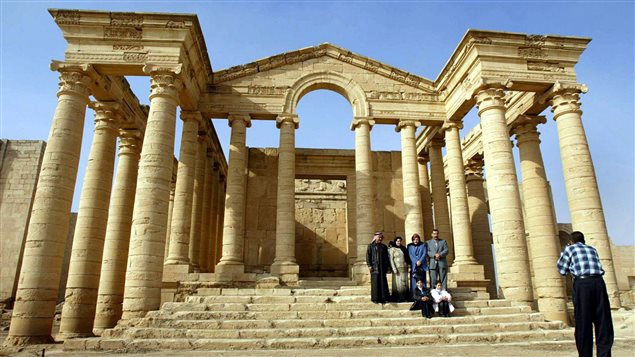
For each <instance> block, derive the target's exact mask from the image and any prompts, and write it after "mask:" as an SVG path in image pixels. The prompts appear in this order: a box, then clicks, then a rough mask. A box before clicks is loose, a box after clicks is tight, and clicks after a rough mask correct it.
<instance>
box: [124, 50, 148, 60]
mask: <svg viewBox="0 0 635 357" xmlns="http://www.w3.org/2000/svg"><path fill="white" fill-rule="evenodd" d="M147 59H148V54H147V53H139V52H124V54H123V60H124V61H126V62H145V61H146V60H147Z"/></svg>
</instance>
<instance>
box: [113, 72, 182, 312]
mask: <svg viewBox="0 0 635 357" xmlns="http://www.w3.org/2000/svg"><path fill="white" fill-rule="evenodd" d="M146 68H147V67H146ZM150 70H151V69H150ZM151 75H152V92H151V94H150V113H149V114H148V122H147V125H146V131H145V136H144V140H143V147H142V149H141V159H140V161H139V172H138V176H137V187H136V190H135V203H134V209H133V214H132V228H131V232H132V233H131V236H130V249H129V255H128V268H127V270H126V284H125V289H124V301H123V313H122V318H123V319H129V318H134V317H142V316H145V314H146V313H147V312H148V311H150V310H156V309H158V308H159V306H160V303H161V286H162V278H163V260H164V259H163V254H164V249H165V235H166V231H167V225H168V221H167V220H168V208H169V207H168V206H169V200H170V181H171V179H172V167H173V160H174V131H175V129H176V107H177V105H178V102H177V99H178V92H179V90H180V87H181V81H180V79H178V78H177V76H176V75H175V74H174V73H172V72H151ZM175 199H176V198H175Z"/></svg>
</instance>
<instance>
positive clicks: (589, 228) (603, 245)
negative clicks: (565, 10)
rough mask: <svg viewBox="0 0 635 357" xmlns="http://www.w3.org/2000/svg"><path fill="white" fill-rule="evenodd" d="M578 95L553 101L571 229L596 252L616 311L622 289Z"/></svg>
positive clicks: (572, 92)
mask: <svg viewBox="0 0 635 357" xmlns="http://www.w3.org/2000/svg"><path fill="white" fill-rule="evenodd" d="M579 92H580V90H578V89H566V88H564V89H562V90H560V91H558V92H556V93H555V95H554V96H553V98H552V99H551V106H552V110H553V119H554V120H555V121H556V123H557V126H558V140H559V141H560V157H561V159H562V171H563V173H564V184H565V187H566V190H567V199H568V201H569V211H570V212H571V225H572V226H573V230H575V231H580V232H582V233H583V234H584V236H585V239H586V240H587V241H588V243H589V244H590V245H591V246H593V247H595V249H597V251H598V254H599V256H600V259H601V262H602V266H603V268H604V271H605V274H604V281H605V283H606V289H607V291H608V294H609V299H610V302H611V308H614V309H615V308H619V307H620V306H621V304H620V299H619V289H618V287H617V280H616V277H615V267H614V266H613V254H612V253H611V243H610V240H609V235H608V232H607V229H606V220H605V219H604V210H603V208H602V201H601V200H600V191H599V189H598V184H597V179H596V177H595V168H594V167H593V160H592V159H591V152H590V151H589V144H588V142H587V139H586V133H585V132H584V127H583V125H582V110H580V96H579Z"/></svg>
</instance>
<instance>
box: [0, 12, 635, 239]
mask: <svg viewBox="0 0 635 357" xmlns="http://www.w3.org/2000/svg"><path fill="white" fill-rule="evenodd" d="M0 3H1V19H0V20H1V29H2V33H1V35H0V40H1V43H0V49H1V54H0V58H1V62H0V75H1V78H0V90H1V93H0V137H2V138H8V139H33V140H46V139H47V137H48V131H49V127H50V121H51V118H52V116H53V112H54V110H55V104H56V96H55V93H56V91H57V74H56V73H54V72H51V71H49V70H48V66H49V63H50V61H51V60H52V59H57V60H61V59H63V54H64V50H65V41H64V39H63V37H62V34H61V31H60V30H59V29H58V28H57V26H56V25H55V23H54V21H53V19H52V18H51V17H50V15H49V14H48V12H47V8H79V9H92V10H109V11H151V12H175V13H195V14H197V15H198V17H199V20H200V23H201V27H202V29H203V33H204V36H205V39H206V43H207V48H208V51H209V55H210V60H211V63H212V67H213V69H214V70H219V69H223V68H227V67H231V66H234V65H239V64H243V63H247V62H251V61H254V60H256V59H259V58H263V57H268V56H271V55H275V54H278V53H281V52H286V51H291V50H295V49H299V48H302V47H307V46H314V45H317V44H320V43H323V42H330V43H333V44H335V45H338V46H341V47H344V48H347V49H349V50H351V51H353V52H356V53H358V54H361V55H363V56H367V57H371V58H373V59H376V60H379V61H382V62H385V63H387V64H389V65H392V66H395V67H398V68H401V69H403V70H405V71H408V72H412V73H415V74H418V75H420V76H423V77H426V78H429V79H432V80H434V79H435V78H436V77H437V75H438V73H439V72H440V71H441V69H442V68H443V66H444V65H445V63H446V61H447V60H448V58H449V56H450V55H451V53H452V52H453V51H454V49H455V47H456V46H457V44H458V42H459V40H460V39H461V37H462V36H463V35H464V34H465V32H466V31H467V29H468V28H474V29H487V30H498V31H511V32H524V33H531V34H559V35H569V36H583V37H591V38H592V39H593V41H592V42H591V43H590V45H589V48H588V49H587V50H586V51H585V52H584V53H583V55H582V57H581V59H580V63H579V64H578V65H577V66H576V72H577V74H578V78H579V81H580V83H584V84H587V85H588V86H589V93H588V94H586V95H583V96H582V98H581V100H582V109H583V111H584V115H583V120H584V125H585V128H586V131H587V136H588V141H589V145H590V147H591V151H592V155H593V159H594V164H595V168H596V172H597V174H598V181H599V185H600V193H601V195H602V201H603V205H604V210H605V215H606V218H607V224H608V230H609V235H610V236H611V237H612V239H613V240H614V241H615V242H616V243H618V244H635V242H634V238H633V237H634V236H633V232H634V231H635V227H634V216H635V212H634V207H633V206H634V203H633V202H634V181H633V177H634V176H635V175H634V162H635V160H634V152H635V148H634V145H633V136H634V135H635V128H634V124H633V123H634V122H633V119H634V106H635V104H634V78H633V72H634V63H635V61H634V27H633V23H634V5H633V2H632V1H621V2H617V1H616V2H611V1H602V2H600V1H578V2H571V1H567V2H564V1H524V2H523V1H470V2H462V1H437V2H424V1H410V2H360V1H355V2H353V1H349V2H345V1H337V2H328V1H311V2H260V1H241V2H217V1H169V2H168V1H153V2H149V1H135V2H124V1H102V2H89V1H84V2H76V1H75V2H73V1H37V2H36V1H5V0H0ZM129 80H130V81H131V83H132V86H133V89H134V90H135V93H136V94H137V96H138V97H139V99H140V100H141V101H142V103H146V104H147V103H148V102H149V101H148V98H147V95H148V93H149V81H148V79H147V78H145V77H134V78H129ZM87 113H88V114H87V118H86V124H85V130H84V146H83V149H82V156H81V163H80V172H79V174H78V185H77V188H76V195H75V200H74V206H73V207H74V209H75V210H76V209H77V206H78V203H79V193H80V192H81V181H82V177H83V174H84V169H85V165H86V160H87V157H88V150H89V147H90V142H91V139H92V117H93V116H92V113H91V112H90V110H89V111H88V112H87ZM298 113H299V115H300V129H299V130H298V131H297V138H296V145H297V146H298V147H327V148H346V149H350V148H353V147H354V136H353V133H352V132H351V131H349V129H348V127H349V124H350V121H351V118H352V110H351V107H350V105H349V104H348V102H347V101H346V100H345V99H344V98H343V97H341V96H339V95H338V94H336V93H333V92H328V91H316V92H312V93H309V94H308V95H306V96H305V97H304V98H303V99H302V100H301V101H300V104H299V107H298ZM544 114H545V115H547V117H548V118H549V121H548V123H547V124H545V125H542V126H541V127H539V130H540V131H541V133H542V135H541V139H542V151H543V155H544V160H545V166H546V170H547V176H548V178H549V180H550V182H551V184H552V190H553V194H554V200H555V205H556V214H557V218H558V221H559V222H568V221H569V220H570V218H569V212H568V205H567V199H566V192H565V188H564V183H563V177H562V167H561V164H560V156H559V151H558V139H557V134H556V127H555V123H554V122H553V120H551V118H552V116H551V113H550V112H549V111H548V110H547V111H545V113H544ZM477 122H478V118H477V117H476V115H475V113H474V111H472V112H471V113H470V114H468V116H467V117H466V118H465V129H463V131H462V134H463V135H465V134H466V133H467V132H468V130H469V129H470V128H471V127H473V126H474V125H475V124H476V123H477ZM214 125H215V126H216V128H217V131H218V133H219V136H220V138H221V142H222V143H223V146H224V149H225V152H227V144H228V140H229V128H228V126H227V124H226V122H225V121H223V120H214ZM327 130H328V131H327ZM179 132H180V125H179V127H178V128H177V140H176V144H177V145H176V147H177V150H178V143H179V137H180V136H179V135H178V133H179ZM371 141H372V148H373V150H400V137H399V134H398V133H395V132H394V128H393V127H391V126H376V127H375V128H374V129H373V131H372V137H371ZM247 144H248V145H249V146H253V147H262V146H266V147H276V146H277V145H278V131H277V129H275V124H274V123H273V122H262V121H259V122H256V123H254V125H253V126H252V128H251V129H249V130H248V133H247ZM177 152H178V151H177ZM516 156H517V152H516Z"/></svg>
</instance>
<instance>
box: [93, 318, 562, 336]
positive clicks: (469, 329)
mask: <svg viewBox="0 0 635 357" xmlns="http://www.w3.org/2000/svg"><path fill="white" fill-rule="evenodd" d="M419 322H420V323H419V325H414V326H402V327H395V326H369V327H302V328H286V327H281V328H258V329H236V328H229V329H222V328H221V329H175V328H157V327H150V328H147V327H137V328H127V329H119V330H117V329H113V330H109V333H108V334H106V335H104V336H103V337H108V338H127V339H155V338H170V339H171V338H187V339H218V338H221V339H225V338H236V339H238V338H246V339H251V338H303V337H338V336H389V335H411V334H443V335H447V334H452V333H464V334H465V333H483V332H492V333H495V332H499V331H505V332H512V331H529V330H539V329H540V330H556V329H562V328H564V327H565V326H564V325H563V324H562V323H560V322H533V323H526V322H512V323H485V324H459V325H449V324H445V325H441V324H427V320H420V321H419Z"/></svg>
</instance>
